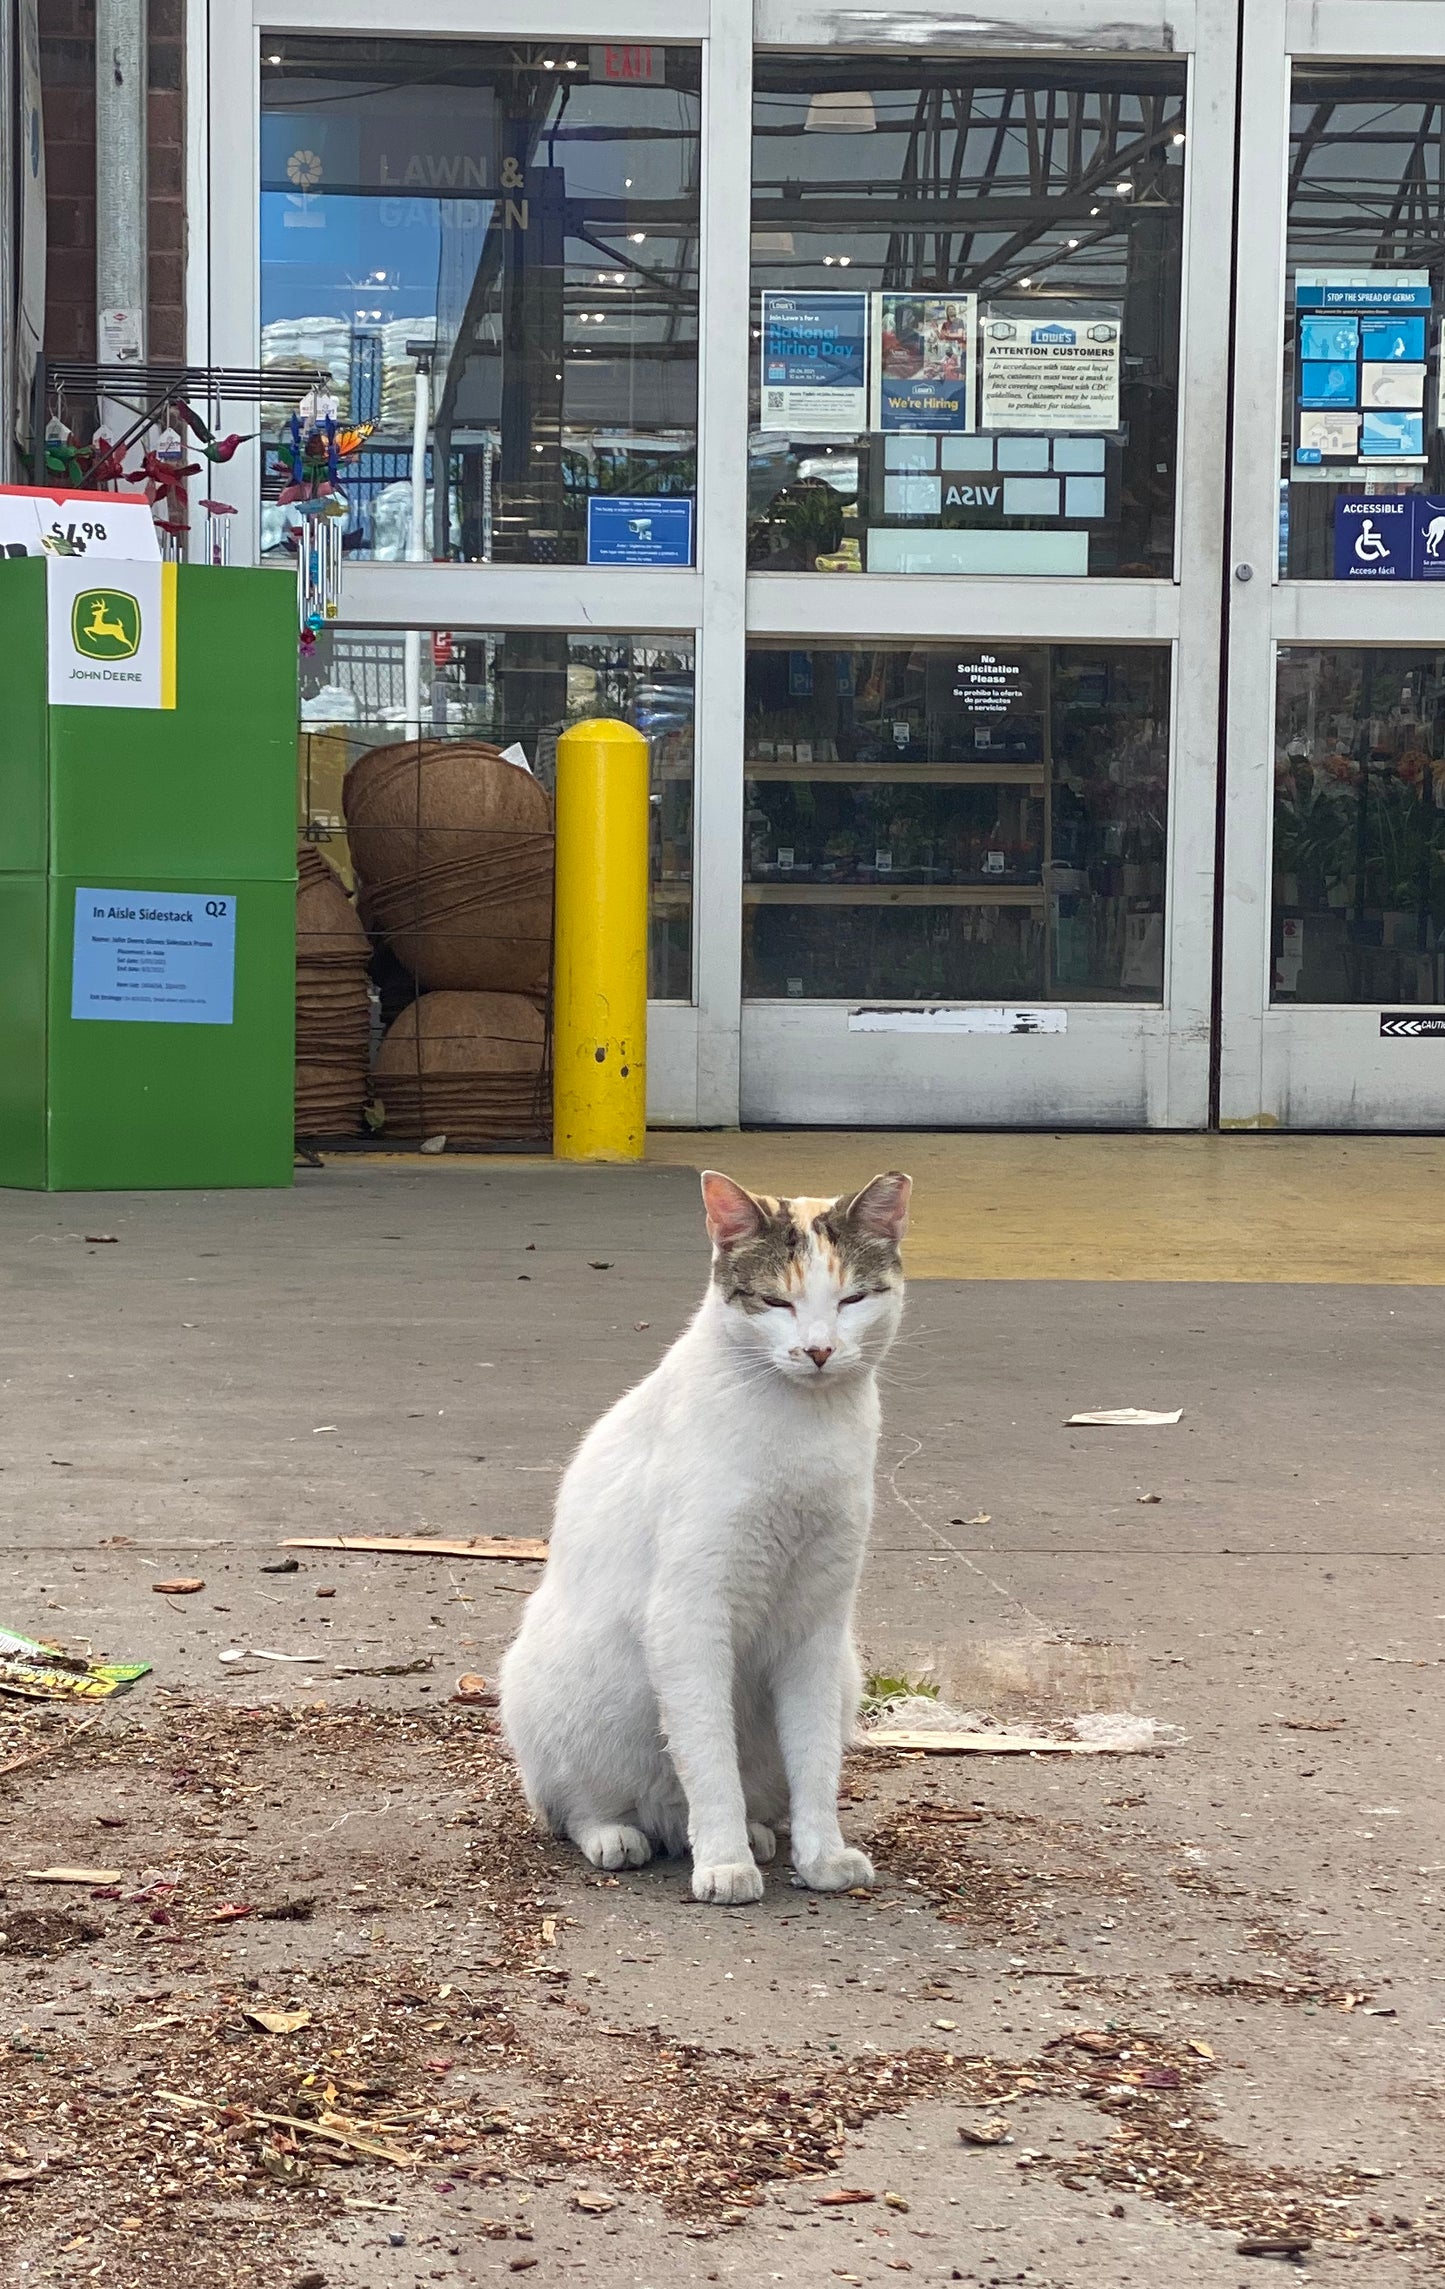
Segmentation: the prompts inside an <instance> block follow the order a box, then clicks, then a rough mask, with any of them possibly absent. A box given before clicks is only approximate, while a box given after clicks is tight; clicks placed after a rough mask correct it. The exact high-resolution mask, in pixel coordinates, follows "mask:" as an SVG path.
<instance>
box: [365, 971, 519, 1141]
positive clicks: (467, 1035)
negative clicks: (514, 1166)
mask: <svg viewBox="0 0 1445 2289" xmlns="http://www.w3.org/2000/svg"><path fill="white" fill-rule="evenodd" d="M546 1050H547V1026H546V1020H545V1018H544V1016H543V1014H542V1011H541V1009H540V1008H539V1006H538V1004H537V1003H536V1002H535V1001H529V1000H528V999H527V998H526V997H525V996H524V995H522V994H512V993H426V994H423V995H422V996H421V998H420V1000H418V1001H414V1002H413V1003H412V1005H411V1007H410V1008H409V1009H404V1010H403V1011H402V1013H401V1015H400V1017H399V1018H398V1019H397V1020H396V1023H395V1024H394V1025H393V1026H392V1027H391V1029H390V1031H389V1032H388V1034H387V1036H386V1039H385V1040H384V1041H383V1042H382V1044H381V1047H380V1049H379V1050H378V1052H377V1058H376V1067H375V1071H374V1073H373V1077H372V1087H373V1090H374V1092H375V1095H376V1097H377V1099H378V1100H379V1102H380V1104H381V1106H382V1108H383V1111H384V1113H385V1118H386V1133H387V1135H388V1136H397V1137H423V1138H425V1137H433V1136H444V1137H445V1138H446V1139H447V1141H448V1143H449V1144H457V1145H473V1146H477V1145H497V1144H509V1143H513V1142H516V1141H518V1140H520V1139H524V1138H530V1137H534V1136H536V1135H537V1134H538V1133H539V1132H540V1131H542V1130H543V1129H545V1127H546V1122H547V1109H546V1102H545V1092H544V1064H545V1059H546Z"/></svg>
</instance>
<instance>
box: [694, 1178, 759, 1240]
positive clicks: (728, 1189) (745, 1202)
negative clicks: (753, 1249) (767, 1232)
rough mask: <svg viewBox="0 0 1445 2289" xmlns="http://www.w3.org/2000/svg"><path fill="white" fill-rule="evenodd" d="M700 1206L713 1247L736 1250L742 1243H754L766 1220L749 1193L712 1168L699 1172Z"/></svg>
mask: <svg viewBox="0 0 1445 2289" xmlns="http://www.w3.org/2000/svg"><path fill="white" fill-rule="evenodd" d="M702 1204H703V1207H704V1209H705V1210H706V1211H707V1232H708V1238H709V1239H710V1240H711V1241H712V1244H713V1246H714V1247H715V1248H736V1247H737V1246H738V1245H739V1244H740V1243H741V1242H742V1241H744V1240H755V1239H756V1238H757V1236H758V1234H759V1232H761V1231H762V1229H763V1227H764V1225H765V1224H766V1223H767V1221H768V1219H767V1217H766V1215H765V1214H764V1212H763V1210H762V1209H761V1208H760V1207H759V1206H758V1204H757V1202H756V1200H754V1198H753V1196H752V1194H751V1193H750V1192H744V1190H743V1188H742V1186H741V1185H740V1184H734V1182H733V1180H732V1178H731V1177H730V1176H724V1175H722V1173H721V1172H720V1171H719V1170H718V1169H715V1168H705V1169H704V1170H703V1172H702Z"/></svg>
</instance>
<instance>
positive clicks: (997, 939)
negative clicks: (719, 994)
mask: <svg viewBox="0 0 1445 2289" xmlns="http://www.w3.org/2000/svg"><path fill="white" fill-rule="evenodd" d="M746 737H747V760H746V773H747V794H746V812H745V829H744V834H745V864H744V887H743V911H744V938H743V964H744V967H743V990H744V993H745V994H747V995H748V996H750V997H752V998H754V999H772V998H778V997H781V998H787V997H789V996H796V997H802V998H805V999H810V1000H812V999H845V1000H879V999H883V1000H899V1001H927V1000H984V1001H988V1000H992V999H994V998H995V997H1004V998H1009V997H1015V996H1025V997H1029V998H1044V997H1048V998H1050V999H1062V1000H1070V1001H1111V1000H1117V1001H1158V1000H1160V999H1161V998H1162V995H1163V980H1164V865H1165V826H1166V798H1167V787H1168V740H1169V653H1168V650H1167V647H1164V646H1157V645H1147V646H1135V647H1129V646H1125V645H1104V646H1092V645H1083V644H1056V645H1046V644H1031V645H1030V644H1025V645H1002V644H995V645H986V644H976V643H972V642H959V643H953V644H939V643H928V644H907V643H903V644H899V643H893V644H883V643H880V644H875V645H868V646H864V647H859V648H854V649H849V650H844V649H840V648H829V649H817V648H812V649H808V650H799V649H797V648H794V647H790V646H787V645H783V644H755V645H752V646H750V647H749V651H748V664H747V715H746Z"/></svg>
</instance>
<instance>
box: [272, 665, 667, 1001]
mask: <svg viewBox="0 0 1445 2289" xmlns="http://www.w3.org/2000/svg"><path fill="white" fill-rule="evenodd" d="M409 650H410V651H411V653H412V658H411V661H410V663H409V661H408V651H409ZM409 673H410V674H411V675H413V676H415V677H418V678H419V682H420V688H421V691H422V694H423V722H422V735H423V737H424V738H426V739H444V738H456V739H487V740H490V741H492V743H493V744H494V745H495V746H498V747H509V746H511V745H512V744H513V742H516V743H518V744H519V745H520V746H521V748H522V750H523V752H524V754H525V755H526V757H527V760H528V762H529V763H530V764H531V766H532V769H533V770H534V771H535V773H536V774H537V777H538V778H539V779H540V780H541V782H542V784H543V785H544V786H545V787H546V788H547V790H548V792H549V793H550V792H551V790H552V788H553V786H554V785H555V783H556V763H557V739H558V735H559V733H561V732H562V731H564V730H566V728H567V727H568V725H569V724H573V723H580V722H582V721H583V720H584V718H586V717H587V716H590V715H608V716H613V717H618V718H620V719H621V720H622V721H623V722H625V723H633V724H635V725H636V726H637V728H638V730H639V731H642V732H644V733H645V734H646V736H647V742H648V746H649V749H650V751H651V758H652V831H651V844H652V864H651V880H652V887H651V900H650V906H651V919H650V928H649V935H648V992H649V993H650V995H651V996H652V997H653V999H654V1000H676V1001H689V1000H691V998H692V771H693V730H692V722H693V645H692V639H691V638H690V637H684V636H667V637H654V636H648V637H642V636H604V635H593V634H587V635H559V634H554V633H552V632H551V631H532V632H527V633H522V634H517V633H512V634H510V635H485V634H482V633H479V632H478V631H476V630H475V629H457V630H455V631H451V630H447V631H442V630H438V631H435V632H430V633H418V632H416V631H402V630H399V629H398V630H390V629H367V630H365V631H363V630H360V629H338V628H331V629H325V630H323V631H322V633H321V634H320V635H319V636H318V637H317V639H316V648H315V650H314V651H313V652H311V653H310V654H309V655H308V656H306V657H304V658H303V659H302V662H301V783H300V814H301V816H300V824H301V831H302V833H303V834H304V835H305V836H306V837H307V838H308V839H309V840H310V841H312V842H317V843H320V844H322V845H323V846H325V847H326V848H327V855H328V856H329V857H330V858H331V860H332V863H333V864H334V865H335V866H336V867H337V868H338V871H339V872H340V873H341V874H342V875H343V876H344V877H345V879H346V880H347V881H348V883H349V882H350V881H351V872H350V860H349V856H348V854H347V850H346V824H345V818H344V815H343V812H342V795H341V783H342V779H343V778H344V776H345V773H346V771H347V770H348V768H349V767H350V765H351V764H352V763H353V762H355V760H356V758H357V756H358V755H360V754H362V753H364V752H365V750H366V749H367V748H369V747H381V746H385V745H387V744H388V743H389V742H391V741H392V740H397V739H402V738H404V737H406V735H407V734H406V690H407V680H408V674H409Z"/></svg>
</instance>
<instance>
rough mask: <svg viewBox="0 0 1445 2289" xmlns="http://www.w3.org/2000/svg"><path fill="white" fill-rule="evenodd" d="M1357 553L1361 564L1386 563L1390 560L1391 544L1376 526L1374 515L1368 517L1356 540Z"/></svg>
mask: <svg viewBox="0 0 1445 2289" xmlns="http://www.w3.org/2000/svg"><path fill="white" fill-rule="evenodd" d="M1355 555H1356V556H1357V557H1358V558H1359V560H1360V562H1361V564H1385V563H1387V562H1388V561H1389V555H1390V544H1389V542H1388V541H1387V540H1386V538H1385V536H1384V534H1383V533H1382V532H1378V531H1377V530H1376V528H1375V520H1374V518H1373V517H1366V519H1365V521H1364V523H1363V524H1362V525H1361V527H1360V531H1359V536H1358V538H1357V539H1356V542H1355Z"/></svg>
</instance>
